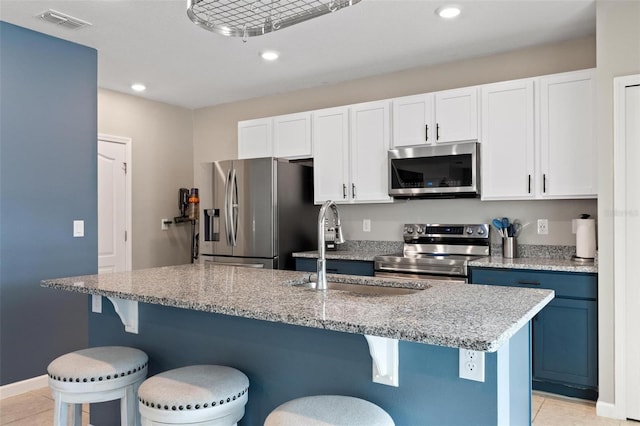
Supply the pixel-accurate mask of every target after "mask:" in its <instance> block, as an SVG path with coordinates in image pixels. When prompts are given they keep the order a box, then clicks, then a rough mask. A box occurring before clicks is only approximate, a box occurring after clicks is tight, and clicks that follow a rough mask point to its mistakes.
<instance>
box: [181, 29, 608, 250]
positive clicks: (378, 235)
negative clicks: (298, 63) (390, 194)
mask: <svg viewBox="0 0 640 426" xmlns="http://www.w3.org/2000/svg"><path fill="white" fill-rule="evenodd" d="M595 50H596V49H595V37H587V38H582V39H577V40H572V41H567V42H563V43H557V44H551V45H545V46H538V47H533V48H528V49H522V50H518V51H513V52H507V53H502V54H498V55H493V56H488V57H482V58H474V59H469V60H464V61H458V62H451V63H446V64H441V65H437V66H431V67H423V68H417V69H411V70H406V71H401V72H396V73H392V74H387V75H382V76H376V77H369V78H364V79H359V80H354V81H350V82H346V83H340V84H335V85H331V86H321V87H316V88H311V89H305V90H299V91H295V92H289V93H282V94H278V95H274V96H268V97H263V98H256V99H249V100H246V101H241V102H235V103H231V104H225V105H218V106H213V107H208V108H201V109H198V110H196V111H195V112H194V148H193V154H194V164H195V179H196V185H197V186H198V187H200V188H204V187H205V186H206V182H207V181H208V179H209V172H208V169H206V168H204V167H202V163H203V162H211V161H216V160H223V159H233V158H237V122H238V121H240V120H247V119H251V118H258V117H267V116H272V115H278V114H286V113H291V112H298V111H307V110H313V109H318V108H326V107H332V106H337V105H346V104H352V103H358V102H365V101H370V100H378V99H386V98H392V97H397V96H404V95H411V94H416V93H425V92H431V91H436V90H442V89H449V88H455V87H464V86H470V85H476V84H483V83H491V82H496V81H504V80H510V79H516V78H524V77H533V76H537V75H544V74H553V73H557V72H564V71H571V70H577V69H585V68H593V67H595V65H596V64H595ZM206 197H207V196H206V194H203V198H202V202H203V203H206V202H207V201H208V199H207V198H206ZM203 205H204V204H203ZM340 211H341V215H343V217H344V223H345V234H346V237H347V238H348V239H365V240H396V241H397V240H400V239H401V226H402V224H403V223H405V222H412V221H429V222H436V221H438V222H440V221H441V222H453V223H456V222H468V221H471V222H476V221H477V222H481V223H486V222H487V221H488V220H489V219H491V218H493V217H496V216H508V217H511V218H519V219H520V220H521V221H522V222H523V223H524V222H530V221H534V222H535V220H536V219H538V218H546V219H549V228H550V232H549V235H548V236H538V235H536V234H535V232H531V230H532V228H533V226H532V225H529V226H528V227H527V228H526V230H525V232H524V233H523V234H522V237H521V239H520V242H521V243H528V244H561V245H575V237H574V236H573V235H572V234H571V226H570V219H571V218H575V217H578V215H579V214H580V213H588V214H591V215H593V216H595V214H596V201H595V200H578V201H534V202H500V201H486V202H481V201H479V200H418V201H411V202H409V203H407V202H403V201H399V202H396V203H394V204H392V205H365V206H343V207H341V208H340ZM363 218H369V219H371V220H372V230H371V232H370V233H363V232H362V222H361V221H362V219H363Z"/></svg>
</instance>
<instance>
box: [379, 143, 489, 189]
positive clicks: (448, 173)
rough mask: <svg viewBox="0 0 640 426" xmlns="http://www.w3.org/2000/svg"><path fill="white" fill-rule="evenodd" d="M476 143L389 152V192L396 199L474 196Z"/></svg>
mask: <svg viewBox="0 0 640 426" xmlns="http://www.w3.org/2000/svg"><path fill="white" fill-rule="evenodd" d="M479 154H480V151H479V144H478V143H475V142H472V143H462V144H455V145H441V146H426V147H414V148H401V149H392V150H390V151H389V154H388V157H389V195H391V196H392V197H396V198H414V197H415V198H431V197H477V196H479V195H480V184H479V178H480V174H479V168H478V164H479V160H480V155H479Z"/></svg>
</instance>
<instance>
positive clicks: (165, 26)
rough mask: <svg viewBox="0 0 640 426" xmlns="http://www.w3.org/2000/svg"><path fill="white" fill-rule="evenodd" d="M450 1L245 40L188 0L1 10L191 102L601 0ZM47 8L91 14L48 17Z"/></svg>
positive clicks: (523, 32)
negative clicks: (195, 18) (78, 25)
mask: <svg viewBox="0 0 640 426" xmlns="http://www.w3.org/2000/svg"><path fill="white" fill-rule="evenodd" d="M247 1H249V0H247ZM259 1H262V2H266V1H268V0H259ZM280 1H281V2H282V1H286V0H280ZM447 3H449V2H447V1H444V0H443V1H433V0H362V1H361V2H360V3H358V4H356V5H354V6H351V7H347V8H345V9H342V10H339V11H338V12H335V13H332V14H327V15H324V16H321V17H319V18H315V19H312V20H309V21H306V22H302V23H300V24H297V25H294V26H291V27H288V28H283V29H281V30H279V31H275V32H273V33H268V34H266V35H263V36H258V37H250V38H249V39H248V40H247V41H246V42H243V40H242V39H241V38H235V37H233V38H232V37H224V36H221V35H218V34H215V33H212V32H209V31H206V30H204V29H202V28H199V27H197V26H196V25H194V24H193V23H191V21H190V20H189V18H188V17H187V14H186V7H187V1H186V0H66V1H62V0H45V1H36V0H2V1H1V2H0V19H2V20H3V21H6V22H9V23H13V24H16V25H19V26H22V27H26V28H30V29H33V30H35V31H39V32H42V33H45V34H49V35H52V36H56V37H60V38H62V39H65V40H69V41H73V42H76V43H79V44H83V45H86V46H90V47H93V48H95V49H97V51H98V86H99V87H102V88H106V89H111V90H116V91H120V92H126V93H131V89H130V85H131V84H132V83H134V82H142V83H144V84H145V85H146V86H147V90H146V91H145V92H144V93H143V94H141V95H138V96H143V97H145V98H148V99H153V100H157V101H162V102H166V103H170V104H174V105H179V106H183V107H187V108H192V109H195V108H200V107H205V106H210V105H217V104H222V103H227V102H233V101H238V100H242V99H249V98H255V97H261V96H266V95H272V94H275V93H281V92H288V91H292V90H297V89H302V88H308V87H315V86H321V85H326V84H333V83H338V82H341V81H348V80H353V79H357V78H361V77H367V76H372V75H379V74H384V73H389V72H393V71H399V70H403V69H409V68H414V67H419V66H425V65H431V64H436V63H442V62H448V61H452V60H459V59H462V58H469V57H477V56H485V55H489V54H493V53H498V52H504V51H509V50H514V49H519V48H523V47H528V46H534V45H540V44H545V43H550V42H556V41H561V40H569V39H573V38H578V37H584V36H588V35H593V34H595V26H596V22H595V0H501V1H489V0H472V1H456V2H455V3H456V4H458V5H460V6H461V8H462V14H461V15H460V16H459V17H457V18H455V19H452V20H448V21H445V20H442V19H441V18H439V17H437V16H436V14H435V9H437V8H438V7H440V6H442V5H444V4H447ZM47 9H54V10H57V11H59V12H63V13H66V14H68V15H72V16H73V17H76V18H79V19H82V20H84V21H88V22H90V23H91V24H92V25H91V26H90V27H86V28H83V29H78V30H71V29H66V28H62V27H59V26H56V25H54V24H50V23H46V22H44V21H42V20H41V19H39V18H38V17H37V15H39V14H40V13H41V12H43V11H45V10H47ZM264 50H276V51H278V52H279V53H280V59H279V60H278V61H276V62H274V63H268V62H265V61H263V60H262V59H261V58H260V56H259V54H260V52H262V51H264Z"/></svg>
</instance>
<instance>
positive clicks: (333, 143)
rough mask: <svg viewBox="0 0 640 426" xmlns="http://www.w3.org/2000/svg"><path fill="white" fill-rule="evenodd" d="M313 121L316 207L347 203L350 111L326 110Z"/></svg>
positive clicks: (314, 113) (339, 109)
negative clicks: (324, 204) (328, 203)
mask: <svg viewBox="0 0 640 426" xmlns="http://www.w3.org/2000/svg"><path fill="white" fill-rule="evenodd" d="M312 117H313V183H314V185H313V188H314V189H313V196H314V201H315V203H316V204H321V203H324V202H325V201H327V200H333V201H335V202H336V203H337V202H346V201H348V198H347V196H348V191H347V184H348V183H349V108H348V107H337V108H328V109H323V110H319V111H314V112H313V113H312Z"/></svg>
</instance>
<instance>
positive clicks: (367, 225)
mask: <svg viewBox="0 0 640 426" xmlns="http://www.w3.org/2000/svg"><path fill="white" fill-rule="evenodd" d="M362 232H371V219H362Z"/></svg>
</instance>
